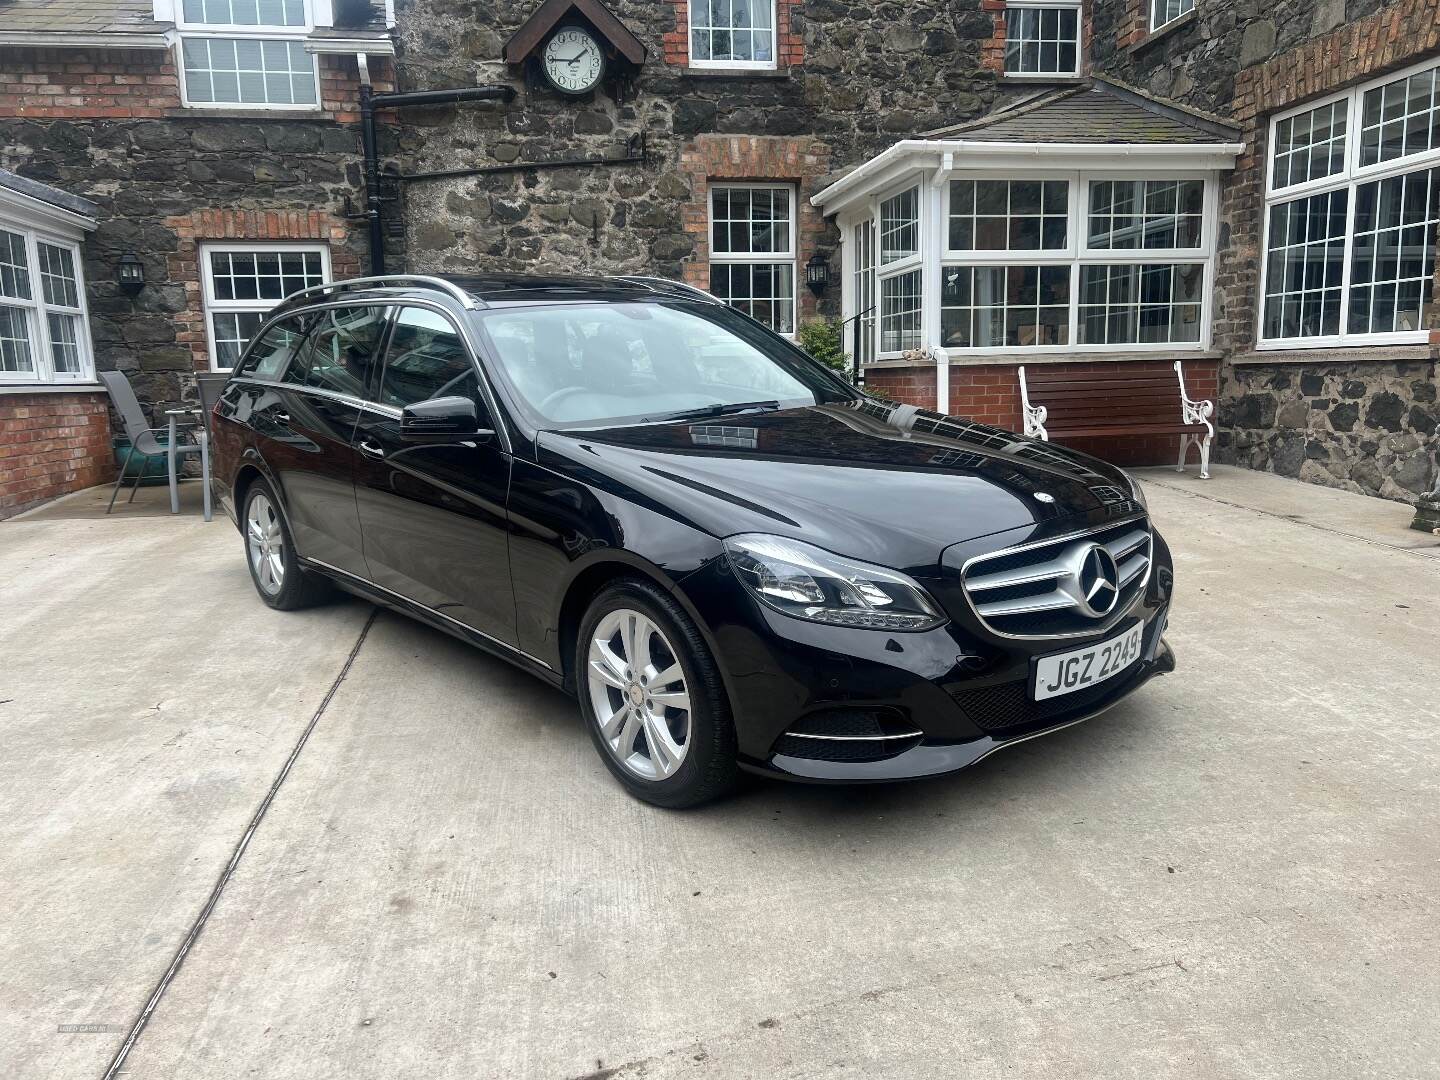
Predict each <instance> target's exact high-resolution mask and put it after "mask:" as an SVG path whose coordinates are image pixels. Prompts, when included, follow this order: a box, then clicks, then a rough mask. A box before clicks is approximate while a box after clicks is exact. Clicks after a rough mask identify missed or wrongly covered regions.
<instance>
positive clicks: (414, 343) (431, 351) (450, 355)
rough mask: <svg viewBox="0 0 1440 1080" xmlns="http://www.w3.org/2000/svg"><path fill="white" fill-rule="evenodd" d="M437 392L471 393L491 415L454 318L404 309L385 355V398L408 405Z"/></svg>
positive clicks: (447, 394)
mask: <svg viewBox="0 0 1440 1080" xmlns="http://www.w3.org/2000/svg"><path fill="white" fill-rule="evenodd" d="M436 397H468V398H470V399H471V400H472V401H474V402H475V408H476V411H477V413H478V414H479V415H480V416H485V415H486V410H485V402H484V399H483V398H482V397H481V394H480V383H479V378H478V376H477V375H476V374H475V365H474V364H472V363H471V361H470V354H469V352H468V351H467V350H466V348H465V342H464V341H463V340H462V339H461V337H460V333H459V331H458V330H456V328H455V326H454V325H453V324H452V323H451V322H450V320H449V319H447V318H445V316H443V315H441V314H440V313H439V312H436V311H429V310H426V309H425V308H402V309H401V311H400V314H399V315H398V316H397V317H396V319H395V332H394V334H393V335H392V336H391V338H390V347H389V350H388V352H387V354H386V358H385V375H384V378H383V380H382V382H381V386H380V400H381V401H383V402H384V403H385V404H386V405H393V406H395V407H396V408H404V407H405V406H406V405H413V404H415V403H416V402H417V401H428V400H429V399H430V398H436Z"/></svg>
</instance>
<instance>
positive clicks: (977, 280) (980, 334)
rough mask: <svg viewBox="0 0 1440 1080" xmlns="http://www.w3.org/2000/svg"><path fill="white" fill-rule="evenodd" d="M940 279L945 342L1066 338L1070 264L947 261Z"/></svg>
mask: <svg viewBox="0 0 1440 1080" xmlns="http://www.w3.org/2000/svg"><path fill="white" fill-rule="evenodd" d="M940 280H941V283H942V292H941V296H940V328H941V344H942V345H944V346H945V347H946V348H956V349H965V348H977V349H986V348H1000V347H1002V346H1005V347H1013V348H1026V347H1031V346H1038V345H1066V344H1069V340H1070V267H1069V266H977V267H971V266H947V267H945V268H944V270H943V271H942V274H941V279H940Z"/></svg>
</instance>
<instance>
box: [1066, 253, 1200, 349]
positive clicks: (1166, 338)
mask: <svg viewBox="0 0 1440 1080" xmlns="http://www.w3.org/2000/svg"><path fill="white" fill-rule="evenodd" d="M1204 280H1205V267H1204V265H1203V264H1200V263H1175V264H1171V263H1142V264H1126V265H1117V266H1096V265H1090V266H1081V267H1080V341H1081V342H1082V343H1084V344H1086V345H1133V344H1139V343H1144V344H1165V343H1170V342H1195V341H1199V340H1200V312H1201V292H1202V288H1203V283H1204Z"/></svg>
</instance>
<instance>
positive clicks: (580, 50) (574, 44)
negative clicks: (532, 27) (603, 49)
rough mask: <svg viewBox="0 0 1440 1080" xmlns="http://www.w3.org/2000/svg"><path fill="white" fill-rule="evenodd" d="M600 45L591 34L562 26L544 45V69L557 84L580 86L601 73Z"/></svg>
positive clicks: (587, 83)
mask: <svg viewBox="0 0 1440 1080" xmlns="http://www.w3.org/2000/svg"><path fill="white" fill-rule="evenodd" d="M600 66H601V59H600V49H599V47H598V46H597V45H596V44H595V42H594V40H593V39H591V38H590V37H589V36H588V35H586V34H582V33H580V32H578V31H574V30H562V31H561V32H560V33H558V34H556V35H555V36H554V37H553V38H551V39H550V42H549V44H547V45H546V46H545V70H546V73H547V74H548V75H549V76H550V78H551V80H553V81H554V83H555V84H556V85H557V86H560V87H563V88H564V89H566V90H580V89H583V88H584V87H586V86H589V85H590V84H591V83H593V82H594V81H595V80H596V79H597V78H598V77H599V75H600Z"/></svg>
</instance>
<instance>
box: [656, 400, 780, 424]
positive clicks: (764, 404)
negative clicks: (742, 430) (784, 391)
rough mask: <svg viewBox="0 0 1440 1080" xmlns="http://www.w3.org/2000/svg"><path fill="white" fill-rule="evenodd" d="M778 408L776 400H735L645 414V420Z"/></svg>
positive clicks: (679, 418) (691, 418) (698, 417)
mask: <svg viewBox="0 0 1440 1080" xmlns="http://www.w3.org/2000/svg"><path fill="white" fill-rule="evenodd" d="M778 408H780V402H778V401H737V402H735V403H734V404H731V405H702V406H700V407H699V408H698V409H682V410H680V411H679V412H673V413H665V414H664V415H663V416H647V417H646V418H645V419H646V420H647V421H657V420H658V421H665V420H704V419H707V418H708V417H711V416H733V415H735V414H736V413H746V412H774V411H775V410H776V409H778Z"/></svg>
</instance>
